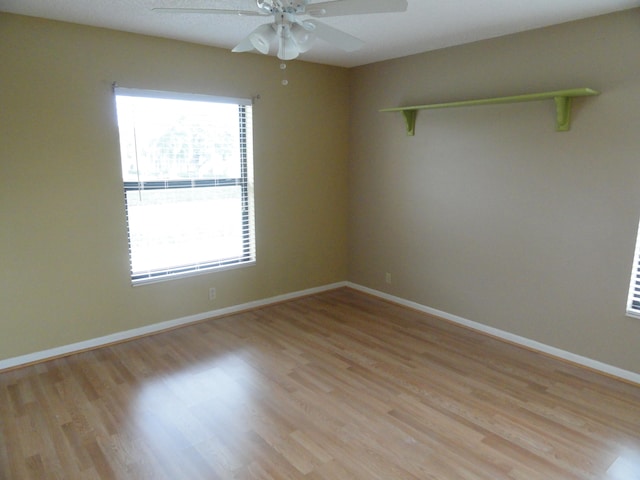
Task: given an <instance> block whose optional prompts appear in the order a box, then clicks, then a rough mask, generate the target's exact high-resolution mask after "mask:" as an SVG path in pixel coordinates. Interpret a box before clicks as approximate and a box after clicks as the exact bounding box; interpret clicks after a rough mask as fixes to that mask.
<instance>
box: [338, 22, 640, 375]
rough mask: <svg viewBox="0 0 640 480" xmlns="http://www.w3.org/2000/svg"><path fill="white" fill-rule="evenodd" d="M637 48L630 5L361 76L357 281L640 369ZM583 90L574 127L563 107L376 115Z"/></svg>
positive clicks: (357, 96) (354, 145)
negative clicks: (409, 124) (409, 127)
mask: <svg viewBox="0 0 640 480" xmlns="http://www.w3.org/2000/svg"><path fill="white" fill-rule="evenodd" d="M639 45H640V10H631V11H627V12H622V13H617V14H612V15H607V16H603V17H598V18H594V19H589V20H585V21H581V22H576V23H571V24H566V25H560V26H556V27H552V28H546V29H541V30H535V31H530V32H525V33H522V34H518V35H512V36H508V37H503V38H498V39H493V40H490V41H483V42H478V43H474V44H469V45H464V46H460V47H455V48H449V49H444V50H440V51H435V52H430V53H424V54H421V55H417V56H411V57H408V58H403V59H398V60H395V61H389V62H384V63H379V64H373V65H369V66H365V67H361V68H358V69H355V70H353V71H352V72H351V73H352V84H351V92H352V95H351V102H352V111H351V115H352V121H351V125H352V128H351V137H350V145H351V162H350V184H349V192H350V217H349V226H350V229H349V232H350V248H349V278H350V280H351V281H353V282H356V283H359V284H362V285H365V286H368V287H371V288H375V289H378V290H382V291H385V292H389V293H391V294H393V295H397V296H399V297H402V298H405V299H408V300H412V301H415V302H418V303H420V304H423V305H426V306H429V307H432V308H436V309H439V310H442V311H445V312H448V313H450V314H454V315H458V316H461V317H464V318H467V319H470V320H473V321H476V322H480V323H483V324H486V325H489V326H492V327H496V328H499V329H502V330H506V331H508V332H511V333H514V334H517V335H521V336H524V337H527V338H529V339H532V340H536V341H539V342H542V343H545V344H548V345H551V346H555V347H557V348H560V349H564V350H567V351H569V352H573V353H575V354H579V355H583V356H586V357H590V358H592V359H595V360H599V361H601V362H605V363H608V364H611V365H614V366H618V367H620V368H624V369H627V370H630V371H634V372H640V348H638V346H639V345H640V320H637V319H632V318H628V317H626V316H625V302H626V294H627V288H628V282H629V276H630V272H631V261H632V257H633V251H634V241H635V235H636V229H637V225H638V218H639V217H640V188H639V187H638V180H639V179H640V135H639V133H638V132H639V131H640V61H639V59H640V56H639V54H638V46H639ZM573 87H591V88H595V89H598V90H601V91H602V94H601V95H600V96H599V97H595V98H589V99H579V100H576V101H575V108H574V111H573V114H574V121H573V126H572V130H571V131H570V132H567V133H556V132H555V131H554V121H555V107H554V104H553V102H552V101H546V102H535V103H523V104H512V105H500V106H485V107H467V108H460V109H448V110H435V111H429V112H425V111H423V112H420V113H419V114H418V121H417V133H416V136H415V137H413V138H411V137H407V136H405V132H404V122H403V119H402V117H401V114H399V113H396V114H390V113H378V112H377V110H378V109H379V108H384V107H394V106H401V105H412V104H425V103H437V102H446V101H455V100H463V99H471V98H482V97H492V96H505V95H514V94H520V93H534V92H540V91H545V90H554V89H562V88H573ZM385 272H390V273H391V274H392V282H393V283H392V284H391V285H387V284H386V283H385Z"/></svg>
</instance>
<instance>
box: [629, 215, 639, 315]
mask: <svg viewBox="0 0 640 480" xmlns="http://www.w3.org/2000/svg"><path fill="white" fill-rule="evenodd" d="M627 315H629V316H631V317H637V318H640V227H638V236H637V238H636V252H635V255H634V257H633V267H632V270H631V284H630V285H629V296H628V297H627Z"/></svg>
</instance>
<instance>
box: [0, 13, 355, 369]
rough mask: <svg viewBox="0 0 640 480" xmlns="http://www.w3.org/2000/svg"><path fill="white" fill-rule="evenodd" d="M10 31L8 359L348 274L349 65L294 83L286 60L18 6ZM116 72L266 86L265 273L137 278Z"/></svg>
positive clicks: (209, 89)
mask: <svg viewBox="0 0 640 480" xmlns="http://www.w3.org/2000/svg"><path fill="white" fill-rule="evenodd" d="M0 36H1V40H0V182H1V184H0V359H6V358H11V357H14V356H18V355H23V354H28V353H32V352H37V351H41V350H44V349H49V348H53V347H57V346H61V345H67V344H70V343H74V342H78V341H82V340H87V339H91V338H95V337H99V336H102V335H106V334H110V333H114V332H118V331H122V330H127V329H132V328H136V327H140V326H144V325H149V324H152V323H156V322H161V321H164V320H172V319H176V318H181V317H183V316H187V315H191V314H197V313H201V312H207V311H210V310H214V309H217V308H222V307H225V306H229V305H236V304H241V303H245V302H249V301H252V300H256V299H262V298H268V297H271V296H274V295H278V294H283V293H289V292H293V291H298V290H302V289H306V288H311V287H315V286H319V285H326V284H329V283H332V282H336V281H341V280H345V278H346V268H347V267H346V266H347V261H346V252H347V247H346V241H347V237H346V234H347V225H346V220H347V190H346V188H347V176H346V171H347V153H348V121H347V120H348V71H347V70H345V69H339V68H332V67H326V66H321V65H314V64H306V63H302V62H291V63H290V66H289V69H288V75H289V81H290V84H289V86H288V87H282V86H281V85H280V80H281V76H282V73H281V71H280V69H279V62H278V60H277V59H275V58H274V57H268V58H267V57H262V56H259V55H251V54H243V55H241V54H232V53H230V52H227V51H225V50H219V49H213V48H207V47H202V46H197V45H192V44H187V43H181V42H176V41H169V40H161V39H157V38H151V37H144V36H138V35H131V34H125V33H119V32H114V31H109V30H102V29H95V28H90V27H82V26H77V25H71V24H65V23H58V22H50V21H44V20H38V19H32V18H27V17H20V16H13V15H7V14H0ZM113 81H117V82H118V83H119V84H120V85H121V86H125V87H137V88H149V89H158V90H171V91H185V92H194V93H205V94H213V95H225V96H233V97H247V96H253V95H256V94H260V95H261V99H260V100H259V101H258V102H257V103H256V104H255V107H254V120H255V123H254V126H255V128H254V139H255V143H254V146H255V159H254V162H255V180H256V185H255V192H256V229H257V253H258V261H257V265H256V266H254V267H250V268H243V269H238V270H230V271H226V272H220V273H213V274H208V275H202V276H196V277H191V278H187V279H181V280H174V281H171V282H165V283H161V284H154V285H146V286H140V287H135V288H133V287H131V285H130V281H129V271H128V268H129V267H128V253H127V237H126V229H125V214H124V204H123V202H124V200H123V192H122V185H121V176H120V166H119V146H118V137H117V130H116V124H115V113H114V101H113V95H112V91H111V83H112V82H113ZM209 287H216V288H217V297H218V298H217V300H216V301H215V302H210V301H209V299H208V290H209Z"/></svg>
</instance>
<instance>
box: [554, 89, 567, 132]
mask: <svg viewBox="0 0 640 480" xmlns="http://www.w3.org/2000/svg"><path fill="white" fill-rule="evenodd" d="M553 100H554V101H555V102H556V131H557V132H568V131H569V129H570V128H571V103H572V102H571V100H572V97H565V96H558V97H553Z"/></svg>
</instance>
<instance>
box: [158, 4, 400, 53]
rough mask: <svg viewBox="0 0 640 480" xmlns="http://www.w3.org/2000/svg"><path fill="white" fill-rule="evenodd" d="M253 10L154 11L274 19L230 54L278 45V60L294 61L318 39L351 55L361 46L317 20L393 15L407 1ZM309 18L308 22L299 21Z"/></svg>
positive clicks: (260, 6) (264, 50)
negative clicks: (361, 15)
mask: <svg viewBox="0 0 640 480" xmlns="http://www.w3.org/2000/svg"><path fill="white" fill-rule="evenodd" d="M256 7H257V8H256V10H228V9H219V8H154V9H153V11H155V12H159V13H205V14H217V15H239V16H260V17H269V16H271V17H273V21H272V22H271V23H266V24H263V25H261V26H259V27H258V28H256V29H255V30H254V31H253V32H251V33H250V34H249V35H248V36H247V37H246V38H244V39H243V40H242V41H241V42H240V43H239V44H238V45H236V46H235V48H234V49H233V50H232V51H233V52H249V51H252V50H257V51H258V52H260V53H263V54H265V55H268V54H269V50H270V48H271V45H272V44H274V43H276V40H277V45H278V51H277V56H278V58H279V59H281V60H293V59H294V58H296V57H298V55H300V54H301V53H304V52H306V51H308V50H309V49H310V48H311V47H312V46H313V43H314V42H315V40H316V39H317V38H320V39H321V40H324V41H325V42H327V43H330V44H332V45H334V46H336V47H338V48H340V49H342V50H344V51H346V52H354V51H356V50H358V49H359V48H361V47H362V46H363V45H364V42H363V41H362V40H360V39H359V38H356V37H354V36H352V35H349V34H348V33H346V32H343V31H341V30H338V29H336V28H333V27H331V26H329V25H327V24H326V23H323V22H320V21H318V20H316V19H317V18H326V17H338V16H343V15H360V14H367V13H392V12H404V11H406V10H407V0H332V1H326V2H318V3H311V0H256ZM301 17H311V18H301Z"/></svg>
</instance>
